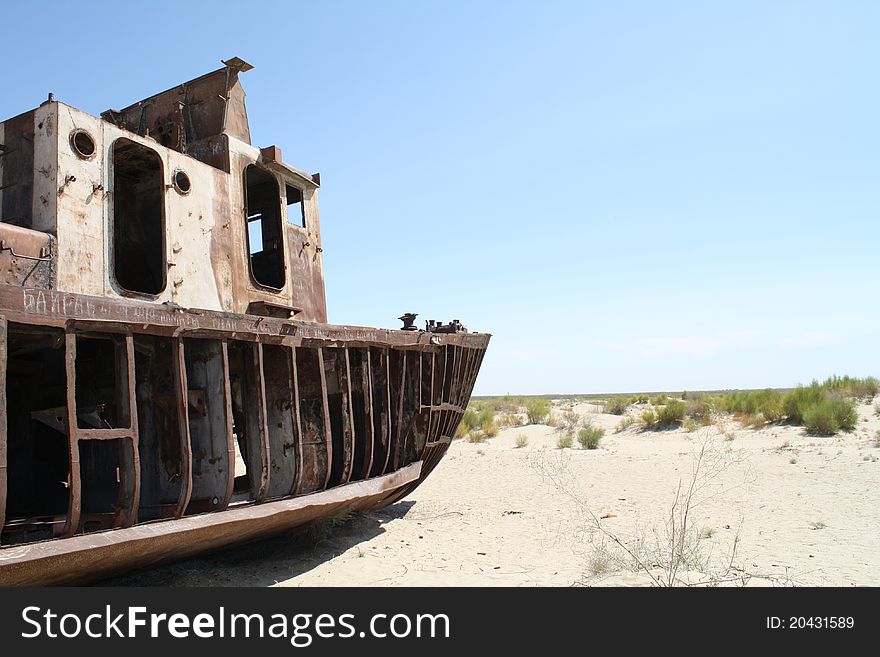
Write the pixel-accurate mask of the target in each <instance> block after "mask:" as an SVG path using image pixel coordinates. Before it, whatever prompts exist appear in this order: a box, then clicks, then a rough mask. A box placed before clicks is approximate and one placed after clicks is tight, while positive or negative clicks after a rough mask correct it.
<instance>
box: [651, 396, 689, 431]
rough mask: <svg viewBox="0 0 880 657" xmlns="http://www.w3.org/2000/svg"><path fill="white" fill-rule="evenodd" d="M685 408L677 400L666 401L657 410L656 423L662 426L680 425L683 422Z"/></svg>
mask: <svg viewBox="0 0 880 657" xmlns="http://www.w3.org/2000/svg"><path fill="white" fill-rule="evenodd" d="M686 411H687V406H685V403H684V402H682V401H678V400H677V399H667V400H666V404H665V405H664V406H660V407H659V408H658V409H657V423H658V424H660V425H663V426H671V425H673V424H680V423H681V421H682V420H684V416H685V412H686Z"/></svg>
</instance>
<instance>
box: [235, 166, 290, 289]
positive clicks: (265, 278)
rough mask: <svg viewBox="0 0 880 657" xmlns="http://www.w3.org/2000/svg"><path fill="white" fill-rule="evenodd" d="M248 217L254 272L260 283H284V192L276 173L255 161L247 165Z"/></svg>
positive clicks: (249, 251) (246, 202) (246, 198)
mask: <svg viewBox="0 0 880 657" xmlns="http://www.w3.org/2000/svg"><path fill="white" fill-rule="evenodd" d="M244 177H245V218H246V223H247V240H248V258H249V260H250V266H251V274H252V275H253V277H254V281H256V283H258V284H259V285H264V286H266V287H271V288H274V289H278V290H280V289H281V288H283V287H284V276H285V264H284V260H285V257H284V255H285V254H284V240H283V236H282V225H281V193H280V190H279V188H278V181H277V180H276V179H275V177H274V176H273V175H272V174H270V173H268V172H266V171H263V170H262V169H260V168H258V167H257V166H256V165H254V164H251V165H250V166H248V167H247V169H245V174H244Z"/></svg>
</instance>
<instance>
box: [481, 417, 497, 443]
mask: <svg viewBox="0 0 880 657" xmlns="http://www.w3.org/2000/svg"><path fill="white" fill-rule="evenodd" d="M480 430H481V431H482V432H483V433H484V434H486V437H487V438H494V437H495V436H497V435H498V425H497V424H495V421H494V420H493V419H492V418H484V419H483V423H482V424H481V425H480Z"/></svg>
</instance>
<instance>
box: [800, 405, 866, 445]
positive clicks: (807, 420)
mask: <svg viewBox="0 0 880 657" xmlns="http://www.w3.org/2000/svg"><path fill="white" fill-rule="evenodd" d="M857 421H858V413H857V412H856V407H855V404H853V403H852V402H851V401H850V400H848V399H833V398H832V399H825V400H823V401H821V402H820V403H819V404H817V405H816V406H814V407H812V408H810V409H808V410H807V411H806V412H805V413H804V426H805V427H806V428H807V431H808V432H810V433H812V434H815V435H818V436H833V435H834V434H836V433H837V432H838V431H853V430H854V429H855V427H856V422H857Z"/></svg>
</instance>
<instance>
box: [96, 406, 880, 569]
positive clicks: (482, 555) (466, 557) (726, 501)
mask: <svg viewBox="0 0 880 657" xmlns="http://www.w3.org/2000/svg"><path fill="white" fill-rule="evenodd" d="M569 408H570V409H573V410H574V411H575V412H576V413H578V415H579V416H581V418H584V419H586V418H589V419H591V420H592V421H593V423H594V424H595V425H598V426H601V427H603V428H605V429H606V434H605V436H604V438H603V439H602V441H601V443H600V446H599V448H598V449H595V450H584V449H579V448H576V449H558V448H557V447H556V444H557V439H558V437H559V435H560V434H559V433H558V432H557V431H556V430H555V429H554V428H553V427H550V426H545V425H531V426H520V427H513V428H508V429H504V430H502V431H501V432H500V433H499V434H498V435H497V436H496V437H494V438H489V439H487V440H486V441H485V442H483V443H469V442H466V441H465V440H455V441H453V444H452V445H451V447H450V449H449V452H448V454H447V456H446V458H445V459H444V460H443V461H442V462H441V464H440V465H439V466H438V467H437V469H436V470H435V471H434V473H433V474H432V475H431V476H430V477H429V478H428V480H427V481H426V482H425V483H424V484H423V485H422V486H421V487H420V488H419V489H417V490H416V491H415V492H414V493H413V494H412V495H411V496H410V497H408V498H406V499H404V500H402V501H400V502H398V503H397V504H395V505H393V506H391V507H389V508H387V509H383V510H381V511H378V512H372V513H368V514H363V515H357V516H354V517H352V518H349V519H347V520H345V521H344V522H339V523H338V524H337V525H336V526H334V527H323V528H321V531H315V530H314V528H313V529H312V530H308V531H299V532H297V533H295V534H292V535H287V536H282V537H278V538H274V539H270V540H267V541H263V542H260V543H256V544H251V545H245V546H239V547H235V548H232V549H229V550H226V551H224V552H221V553H218V554H213V555H207V556H205V557H202V558H198V559H190V560H187V561H183V562H179V563H176V564H171V565H168V566H163V567H158V568H154V569H151V570H147V571H142V572H138V573H133V574H130V575H127V576H125V577H119V578H115V579H113V580H110V581H108V582H106V584H119V585H179V586H199V585H229V586H244V585H252V586H253V585H255V586H267V585H277V586H313V585H321V586H325V585H326V586H335V585H346V586H350V585H354V586H377V585H378V586H401V585H402V586H453V585H465V586H571V585H587V586H589V585H601V586H607V585H613V586H619V585H656V584H657V583H658V580H661V581H662V579H663V572H664V570H663V567H664V560H666V561H667V562H668V560H669V555H670V554H671V551H670V549H669V545H668V543H666V537H667V531H668V529H667V521H668V520H669V519H670V517H671V509H672V505H673V502H674V499H675V494H676V490H677V489H678V487H679V483H680V482H681V483H683V484H684V485H685V487H687V485H688V483H689V482H690V481H691V480H692V472H693V467H694V463H695V459H694V454H695V453H696V452H698V451H699V449H700V448H701V446H703V445H706V446H707V449H708V450H709V451H708V453H707V457H706V458H707V460H704V465H703V466H702V471H701V472H700V473H698V474H699V475H701V476H702V475H706V474H708V475H709V476H708V477H705V478H704V479H703V480H701V481H703V482H704V483H705V486H703V487H702V488H701V489H700V491H699V492H698V494H696V495H694V504H693V505H692V506H691V508H690V510H689V512H688V523H689V528H690V529H689V530H688V532H689V534H688V535H689V538H690V539H693V540H692V541H690V542H689V543H688V545H689V547H690V548H692V549H693V555H694V556H695V559H694V560H695V561H699V562H700V564H701V565H700V566H699V567H696V568H694V567H693V561H694V560H692V561H689V562H688V563H686V564H682V565H681V567H680V569H679V576H678V577H677V583H679V584H682V583H685V584H687V583H691V584H707V583H708V584H724V585H743V584H745V585H750V586H753V585H770V586H776V585H792V584H794V585H836V586H856V585H878V584H880V568H877V565H878V563H880V561H878V559H880V558H878V554H880V505H878V504H877V491H878V490H880V460H878V459H880V448H878V447H877V446H876V445H875V433H876V432H877V431H878V429H880V418H878V417H877V416H876V415H875V413H874V407H873V406H872V405H871V404H861V405H859V407H858V410H859V415H860V417H859V423H858V428H857V430H856V431H855V432H853V433H848V434H847V433H844V434H838V435H837V436H835V437H832V438H819V437H815V436H810V435H807V434H806V433H805V431H804V430H803V428H801V427H794V426H784V425H783V426H779V425H771V426H769V427H765V428H762V429H760V430H753V429H746V428H742V427H740V426H739V425H738V424H736V423H735V422H733V420H732V419H729V418H727V419H722V420H720V421H719V423H718V425H717V426H711V427H708V428H704V429H700V430H697V431H694V432H691V433H688V432H686V431H685V430H684V429H680V428H679V429H674V430H668V431H658V432H641V431H639V430H638V429H637V428H634V427H633V428H630V429H627V430H625V431H622V432H620V433H614V429H615V427H617V425H618V424H619V422H620V420H621V418H620V417H619V416H614V415H607V414H603V413H602V412H601V410H602V407H601V406H600V405H594V404H589V403H576V404H572V403H570V402H558V403H556V404H555V405H554V412H557V413H558V412H561V411H562V410H563V409H569ZM629 412H630V413H636V412H638V409H637V408H634V409H631V410H630V411H629ZM520 435H525V436H526V437H527V438H528V445H527V446H526V447H523V448H516V447H515V441H516V438H517V437H518V436H520ZM575 445H576V446H577V442H575ZM709 454H711V459H708V455H709ZM707 464H711V465H712V467H714V468H715V469H714V470H711V471H710V469H709V467H708V465H707ZM551 479H552V480H551ZM554 480H555V481H554ZM558 484H561V488H560V486H559V485H558ZM590 513H592V514H595V517H596V518H601V517H602V516H607V517H605V518H604V519H598V520H595V521H593V520H591V518H590ZM597 524H598V525H600V526H601V528H602V529H604V530H605V531H606V532H607V533H605V532H603V531H600V530H598V529H597V527H596V525H597ZM610 536H616V537H618V538H620V539H621V541H623V542H624V543H625V544H627V545H629V546H633V545H634V543H633V541H634V540H636V539H642V540H643V543H644V545H645V546H646V547H645V549H644V551H643V552H640V551H639V550H638V549H636V550H635V551H636V553H637V555H641V557H642V559H641V560H642V561H643V564H642V565H643V566H644V567H639V566H638V565H636V564H635V562H634V561H633V559H632V558H631V557H629V555H626V554H625V553H624V552H623V551H622V550H620V549H619V548H617V547H616V546H615V545H614V543H613V540H612V539H610V538H609V537H610ZM658 542H659V545H658ZM734 543H735V544H736V545H735V551H734V553H733V556H732V558H731V556H730V555H731V550H732V548H733V546H734ZM646 559H647V560H646ZM666 565H668V563H667V564H666Z"/></svg>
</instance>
